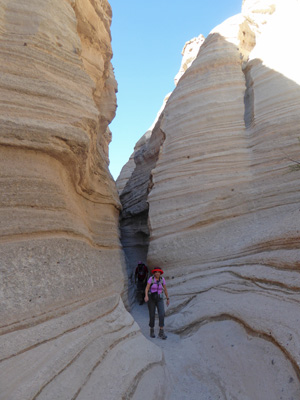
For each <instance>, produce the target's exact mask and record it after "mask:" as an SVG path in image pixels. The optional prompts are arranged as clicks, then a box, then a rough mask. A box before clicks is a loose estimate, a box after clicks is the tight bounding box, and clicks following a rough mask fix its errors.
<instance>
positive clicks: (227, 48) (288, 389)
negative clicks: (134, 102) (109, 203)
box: [121, 0, 300, 400]
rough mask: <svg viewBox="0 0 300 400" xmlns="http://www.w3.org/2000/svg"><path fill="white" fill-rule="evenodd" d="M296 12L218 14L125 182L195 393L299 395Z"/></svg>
mask: <svg viewBox="0 0 300 400" xmlns="http://www.w3.org/2000/svg"><path fill="white" fill-rule="evenodd" d="M299 18H300V4H299V1H297V0H288V1H285V2H283V1H275V0H273V1H251V0H245V1H244V2H243V6H242V12H241V14H239V15H236V16H234V17H232V18H230V19H228V20H227V21H225V22H224V23H223V24H221V25H220V26H218V27H216V28H215V29H214V30H213V31H212V32H211V33H210V35H209V36H208V37H207V38H206V40H205V42H204V43H203V44H202V46H201V48H200V51H199V54H198V56H197V57H196V59H195V61H194V62H193V63H192V65H191V66H190V67H189V68H188V69H187V70H186V72H185V73H184V75H183V76H182V77H181V78H180V80H179V82H178V85H177V87H176V88H175V90H174V92H173V93H172V94H171V96H170V98H169V100H168V102H167V104H166V106H165V108H164V110H163V112H162V113H161V115H160V119H159V121H158V123H157V124H156V126H155V128H154V129H153V132H152V136H151V137H150V139H149V140H148V142H147V143H148V144H147V146H146V147H144V149H143V152H141V149H140V148H139V149H138V151H137V152H136V153H135V155H134V158H135V159H136V167H135V168H134V170H133V172H132V174H131V177H130V178H129V179H128V181H127V183H126V185H124V182H123V187H124V189H123V191H122V193H121V200H122V202H123V204H124V210H123V215H124V214H126V213H127V212H128V215H129V214H130V213H131V214H132V215H133V214H135V211H132V205H133V204H134V203H135V204H134V208H135V210H139V209H141V210H146V208H147V207H148V205H149V215H148V222H147V229H148V230H149V242H148V243H147V245H148V246H149V250H148V256H147V262H148V263H149V265H150V266H159V267H162V268H163V269H164V270H165V276H166V279H167V281H168V284H169V293H170V297H171V307H170V310H169V312H168V318H167V327H168V329H170V330H173V332H176V333H179V334H181V336H182V339H183V342H182V344H181V346H184V343H188V342H189V343H190V345H192V346H193V351H192V352H188V351H186V352H185V351H183V353H184V354H185V356H186V357H187V358H188V357H190V360H189V361H188V360H186V364H185V366H186V369H187V370H189V372H190V374H191V375H192V376H193V377H194V380H195V385H197V384H198V390H199V393H202V394H203V398H205V399H206V398H213V399H217V398H220V399H233V398H234V399H260V400H270V399H292V398H293V399H296V398H299V397H300V368H299V365H300V353H299V342H300V334H299V321H300V311H299V302H300V295H299V289H300V274H299V270H300V249H299V239H300V236H299V203H300V192H299V190H298V188H299V185H300V174H299V171H296V170H294V171H292V170H291V168H290V167H291V166H293V164H294V162H293V161H292V160H296V161H299V159H300V146H299V140H298V139H299V123H300V86H299V84H300V73H299V71H300V68H299V67H300V65H299V57H298V56H296V54H295V49H296V47H297V40H298V38H299V36H300V35H299V34H300V32H299V23H298V21H299ZM199 28H201V27H199ZM152 142H153V145H152V144H151V143H152ZM153 149H154V150H153ZM149 159H150V160H151V163H152V165H150V164H151V163H150V164H149ZM148 166H149V167H148ZM129 187H130V191H128V190H127V189H126V188H129ZM133 190H136V193H135V194H133V193H132V191H133ZM141 190H142V191H141ZM129 192H130V194H129ZM124 200H125V201H124ZM145 204H147V207H144V206H143V205H145ZM136 214H138V212H136ZM125 217H126V215H125ZM144 217H145V216H144ZM144 219H145V218H144ZM136 226H138V225H135V227H136ZM144 230H145V228H144ZM137 245H139V243H137ZM131 247H132V248H133V247H134V243H133V242H131ZM173 395H174V396H173V397H172V398H173V399H177V398H180V397H178V396H176V393H173ZM205 396H206V397H205ZM209 396H211V397H209Z"/></svg>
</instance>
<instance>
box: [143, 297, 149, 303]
mask: <svg viewBox="0 0 300 400" xmlns="http://www.w3.org/2000/svg"><path fill="white" fill-rule="evenodd" d="M144 300H145V303H147V302H148V301H149V297H148V296H147V295H146V296H145V298H144Z"/></svg>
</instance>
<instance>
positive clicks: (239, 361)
mask: <svg viewBox="0 0 300 400" xmlns="http://www.w3.org/2000/svg"><path fill="white" fill-rule="evenodd" d="M131 314H132V316H133V317H134V319H135V321H136V322H137V323H138V325H139V327H140V329H141V331H142V333H143V335H144V336H145V337H146V338H147V339H148V340H150V341H151V342H152V343H154V344H155V345H157V346H159V347H160V348H161V349H162V351H163V355H164V357H163V359H164V362H165V365H164V367H165V370H166V373H165V375H166V377H167V378H166V379H165V381H163V386H164V389H165V391H166V392H165V393H161V392H159V393H158V394H157V395H158V397H157V399H162V400H168V399H169V400H171V399H172V400H184V399H189V400H199V399H201V400H219V399H220V400H229V399H232V400H241V399H243V400H246V399H247V400H258V399H259V400H271V399H274V400H275V399H276V400H277V399H278V400H296V399H299V398H300V388H299V384H298V377H297V374H296V372H295V370H294V368H293V366H292V365H291V363H290V362H289V361H288V360H287V359H286V357H285V356H284V354H283V353H282V352H281V351H280V349H279V348H278V347H276V346H275V345H274V344H272V343H271V342H268V341H266V340H264V339H263V338H260V337H257V336H252V335H251V334H249V333H248V332H246V331H245V329H244V328H243V327H242V326H241V325H239V324H238V323H237V322H235V321H233V320H223V321H222V320H220V321H208V323H206V324H205V325H202V326H201V327H200V328H199V329H198V330H197V331H196V332H192V333H191V334H190V335H187V336H182V337H181V336H180V335H177V334H174V333H172V332H168V317H167V318H166V333H167V335H168V339H167V340H161V339H159V338H157V337H156V338H155V339H150V337H149V327H148V308H147V305H146V304H144V305H142V306H139V305H138V304H136V305H134V306H133V308H132V310H131ZM157 330H158V321H156V332H155V333H157ZM149 379H150V380H151V379H153V384H154V385H155V384H158V382H157V377H156V378H153V376H152V375H151V369H150V370H148V371H147V372H146V373H145V374H144V376H143V378H142V379H141V383H142V382H143V380H149ZM141 396H142V391H140V390H139V386H138V388H137V390H136V392H135V394H134V397H133V399H134V400H137V399H141V398H142V397H141Z"/></svg>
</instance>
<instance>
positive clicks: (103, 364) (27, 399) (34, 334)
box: [0, 0, 163, 400]
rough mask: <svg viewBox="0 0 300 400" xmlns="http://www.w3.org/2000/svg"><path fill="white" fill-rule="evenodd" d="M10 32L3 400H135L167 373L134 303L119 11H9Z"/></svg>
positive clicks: (68, 4) (23, 6)
mask: <svg viewBox="0 0 300 400" xmlns="http://www.w3.org/2000/svg"><path fill="white" fill-rule="evenodd" d="M0 21H1V30H0V60H1V63H0V107H1V113H0V127H1V135H0V254H1V264H0V272H1V282H0V303H1V307H0V399H1V400H33V399H35V400H41V399H49V400H53V399H57V400H67V399H68V400H71V399H73V400H74V399H84V400H88V399H99V393H101V398H102V399H107V400H110V399H112V400H113V399H115V400H120V399H121V398H128V397H129V396H130V393H132V391H134V390H135V388H136V387H137V386H138V382H139V379H140V378H139V377H140V376H141V375H142V374H143V371H147V370H148V369H149V368H150V369H151V371H152V373H153V374H154V375H155V374H156V373H157V374H160V373H161V370H162V368H163V367H162V363H163V361H162V352H161V350H160V349H158V348H156V347H155V346H153V344H151V343H150V342H148V341H147V340H146V339H145V338H144V337H143V336H142V334H141V332H140V330H139V328H138V326H137V325H136V324H135V323H134V321H133V319H132V317H131V316H130V315H129V314H128V313H127V311H126V310H125V308H124V305H123V302H122V300H121V295H122V297H123V298H124V300H125V301H126V298H127V294H126V293H127V290H126V286H127V279H125V275H126V268H125V262H124V256H123V252H122V249H121V245H120V241H119V229H118V217H119V210H120V202H119V197H118V194H117V190H116V187H115V183H114V181H113V179H112V177H111V175H110V173H109V171H108V144H109V142H110V137H111V133H110V131H109V128H108V124H109V123H110V121H111V120H112V118H113V117H114V115H115V108H116V96H115V91H116V88H117V85H116V82H115V79H114V75H113V69H112V66H111V63H110V60H111V57H112V50H111V43H110V40H111V37H110V23H111V8H110V6H109V4H108V2H107V1H106V0H101V1H98V0H97V1H94V0H76V1H75V0H72V1H66V0H51V1H50V0H43V1H39V0H30V1H23V0H1V1H0ZM156 366H157V367H156ZM156 371H157V372H156ZM116 382H117V383H118V384H117V385H116ZM153 392H154V390H153V391H151V388H150V390H149V396H150V397H149V398H151V396H152V395H153Z"/></svg>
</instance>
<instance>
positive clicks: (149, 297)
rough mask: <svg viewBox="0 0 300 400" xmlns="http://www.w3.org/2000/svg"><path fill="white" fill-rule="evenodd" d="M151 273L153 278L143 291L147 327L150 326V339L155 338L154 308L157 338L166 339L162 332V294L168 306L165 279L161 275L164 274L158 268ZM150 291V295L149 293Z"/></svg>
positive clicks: (163, 318) (163, 309)
mask: <svg viewBox="0 0 300 400" xmlns="http://www.w3.org/2000/svg"><path fill="white" fill-rule="evenodd" d="M151 273H152V274H153V276H151V278H149V279H148V282H147V286H146V289H145V302H146V303H148V309H149V318H150V320H149V326H150V337H152V338H155V335H154V324H155V307H157V311H158V318H159V334H158V337H160V338H161V339H167V336H166V335H165V332H164V322H165V307H164V300H163V292H164V293H165V295H166V297H167V306H169V304H170V300H169V296H168V291H167V287H166V281H165V278H162V277H161V275H162V274H163V273H164V272H163V270H162V269H160V268H154V269H153V270H152V271H151ZM149 290H150V293H149Z"/></svg>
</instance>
